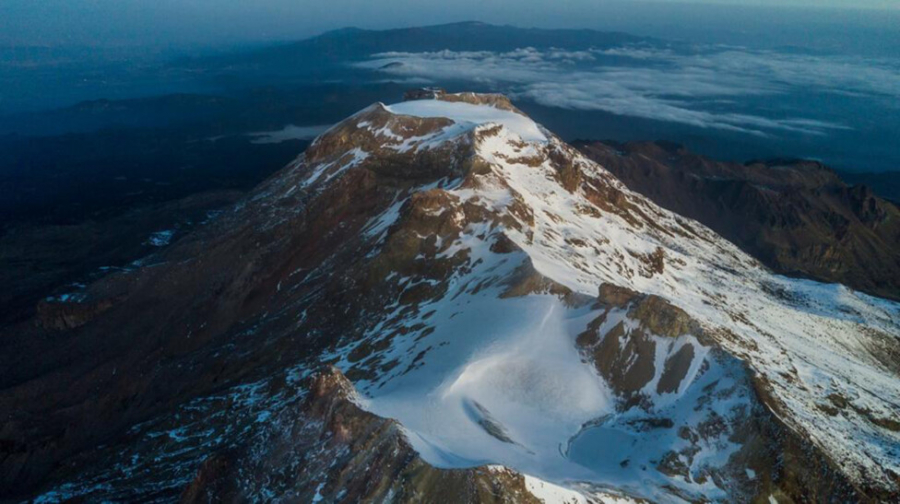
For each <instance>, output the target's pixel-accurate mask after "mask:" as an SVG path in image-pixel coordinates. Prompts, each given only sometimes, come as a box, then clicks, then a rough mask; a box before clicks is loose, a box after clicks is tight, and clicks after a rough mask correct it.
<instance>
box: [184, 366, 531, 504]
mask: <svg viewBox="0 0 900 504" xmlns="http://www.w3.org/2000/svg"><path fill="white" fill-rule="evenodd" d="M307 387H308V392H306V395H305V397H304V399H303V400H302V401H301V402H300V403H299V404H298V406H297V407H296V408H292V409H290V410H287V411H284V412H282V413H281V414H280V415H279V417H277V418H274V419H272V420H270V421H269V422H268V426H267V427H266V429H265V430H264V432H262V433H260V434H259V435H258V436H257V438H256V439H254V440H253V441H252V442H250V443H249V444H248V445H247V446H244V447H242V448H240V449H236V450H235V449H232V450H230V451H228V452H225V453H217V454H214V455H212V456H210V457H209V458H208V459H207V460H205V461H204V462H203V464H202V465H201V466H200V469H199V471H198V472H197V474H196V475H195V477H194V479H193V480H192V481H191V483H190V484H189V485H188V486H187V488H186V489H185V490H184V492H183V493H182V494H181V497H180V501H181V502H183V503H201V502H243V501H250V500H254V499H255V498H256V496H258V495H260V494H262V493H265V492H271V493H272V494H275V495H280V496H281V498H283V499H289V500H296V501H297V502H335V503H347V504H350V503H357V502H384V501H385V500H386V499H387V500H390V501H391V502H423V501H433V500H434V499H440V501H441V502H448V503H469V502H483V503H496V504H500V503H528V504H539V503H540V502H541V501H539V500H538V499H537V498H536V497H535V496H534V495H533V494H532V493H531V492H529V491H528V489H527V488H526V485H525V479H524V477H523V476H522V475H520V474H517V473H516V472H515V471H511V470H508V469H505V468H499V467H497V468H489V467H477V468H472V469H464V470H453V469H450V470H443V469H436V468H434V467H432V466H430V465H429V464H428V463H427V462H424V461H423V460H422V459H421V458H420V457H419V456H418V454H417V453H416V452H415V450H413V449H412V447H411V446H410V445H409V443H408V442H407V441H406V439H405V437H404V436H403V433H402V431H401V429H400V426H399V425H398V424H397V423H396V422H395V421H392V420H386V419H383V418H379V417H377V416H375V415H373V414H371V413H368V412H366V411H363V410H362V409H360V408H359V407H358V406H357V405H356V404H354V403H353V402H352V394H353V385H352V384H351V383H350V382H349V381H348V380H347V379H346V378H345V377H344V376H343V375H342V374H341V372H340V371H338V370H337V369H334V368H331V369H326V370H323V371H321V372H319V373H317V374H315V375H313V376H311V377H310V378H309V379H308V385H307ZM287 468H290V471H286V470H285V469H287Z"/></svg>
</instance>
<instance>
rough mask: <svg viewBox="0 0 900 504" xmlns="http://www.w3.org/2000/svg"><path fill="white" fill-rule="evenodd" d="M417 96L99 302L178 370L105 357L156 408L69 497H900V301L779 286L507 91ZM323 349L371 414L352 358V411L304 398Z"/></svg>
mask: <svg viewBox="0 0 900 504" xmlns="http://www.w3.org/2000/svg"><path fill="white" fill-rule="evenodd" d="M416 97H419V98H421V97H424V98H425V99H418V100H411V101H406V102H403V103H398V104H394V105H383V104H380V103H379V104H375V105H372V106H370V107H368V108H366V109H364V110H362V111H360V112H358V113H357V114H355V115H354V116H352V117H350V118H348V119H346V120H345V121H343V122H341V123H339V124H337V125H335V126H334V127H332V128H331V129H329V130H328V131H327V132H325V133H324V134H322V135H321V136H320V137H319V138H317V139H316V141H315V142H313V144H312V145H311V146H310V148H309V149H308V150H307V151H306V152H305V153H304V154H303V155H301V156H300V157H298V158H297V159H296V161H295V162H293V163H291V164H290V165H289V166H287V167H286V168H285V169H284V170H282V171H281V172H280V173H278V174H276V175H275V176H273V177H272V178H271V179H269V180H268V181H266V182H265V183H264V184H262V185H261V186H260V187H259V188H257V189H256V190H255V191H254V192H253V193H252V194H251V195H250V196H248V197H247V198H246V199H245V200H244V201H242V202H241V203H240V204H239V205H237V206H236V207H235V208H234V209H233V211H232V212H228V213H226V214H223V215H222V216H221V217H219V218H218V219H216V220H215V221H213V222H212V223H211V224H209V225H208V226H207V227H206V228H204V229H203V230H201V231H200V232H198V233H196V234H195V235H193V236H192V237H189V238H188V239H185V240H183V241H181V242H179V243H176V244H173V245H172V246H171V247H170V248H169V249H167V251H166V252H165V254H167V255H165V256H164V257H163V258H162V259H160V260H157V261H155V262H154V261H150V262H148V264H149V265H148V266H147V267H146V268H142V269H138V270H136V271H134V272H126V273H122V274H120V275H119V276H117V277H115V278H111V279H110V280H108V281H107V282H106V283H104V282H100V283H99V284H98V285H95V286H92V287H91V288H90V289H88V292H89V295H90V296H93V297H96V298H100V297H101V295H102V294H104V293H105V292H111V293H113V294H114V295H115V296H116V297H115V298H113V299H114V300H115V301H110V303H121V304H116V305H115V307H114V308H113V309H110V310H109V311H108V313H109V314H110V315H108V317H110V318H108V319H105V318H103V317H106V316H107V315H104V316H101V317H100V318H98V321H97V322H94V323H93V324H92V325H91V326H88V327H86V329H85V331H91V330H93V331H95V332H96V333H97V334H98V335H100V336H103V335H105V334H107V333H108V332H118V331H120V330H122V328H124V329H128V328H130V327H131V326H132V325H133V320H132V319H133V318H134V317H133V316H132V314H133V313H135V310H141V313H146V312H145V310H151V309H154V307H156V306H161V308H160V309H159V319H160V322H159V323H160V328H161V329H159V331H158V333H159V334H158V335H157V337H158V340H159V341H164V342H169V341H170V340H171V346H170V347H167V348H168V350H169V351H170V352H171V353H172V354H173V355H178V358H177V359H173V360H172V361H171V362H169V361H159V360H157V359H149V360H146V362H145V361H144V360H142V359H143V356H142V355H136V356H132V360H133V361H134V362H136V363H137V364H140V365H143V366H144V367H138V366H137V364H136V365H134V366H129V367H128V368H124V367H122V368H118V367H111V368H110V369H109V370H108V371H109V372H104V373H102V374H101V373H100V372H97V373H92V376H93V375H94V374H96V376H102V378H103V380H107V381H103V382H101V383H103V384H106V383H109V384H112V385H121V384H124V385H122V387H120V388H121V389H122V390H123V391H122V392H121V396H116V395H111V396H110V398H109V399H108V400H105V401H104V404H109V405H112V406H110V407H111V408H114V407H115V408H117V407H119V406H117V405H119V404H126V409H128V411H129V412H130V414H132V415H133V416H134V417H140V415H144V417H146V416H147V415H149V414H150V413H146V412H148V411H149V412H152V413H154V414H156V415H158V416H157V417H155V418H154V419H153V420H152V421H146V422H144V423H141V424H138V425H133V426H131V427H130V428H129V430H128V435H127V439H125V441H122V443H124V445H126V446H121V445H111V446H110V448H108V449H107V450H106V451H104V452H103V459H102V461H101V462H96V465H97V468H95V469H92V472H91V473H90V474H82V475H81V476H80V478H76V479H75V480H74V481H69V480H67V479H66V478H67V477H69V473H65V474H63V475H62V476H61V477H60V480H61V481H66V483H65V484H62V485H57V486H56V487H55V489H53V490H52V492H56V493H55V494H54V493H52V492H51V493H49V494H48V495H52V496H55V497H56V499H55V500H59V499H58V498H59V497H60V496H64V497H75V496H85V495H90V496H92V497H94V498H98V499H100V498H106V499H126V498H133V499H134V498H143V499H149V498H150V497H149V496H154V495H156V496H158V495H162V494H163V493H164V492H180V489H181V488H184V485H185V483H186V482H190V481H193V483H192V484H193V485H194V486H195V487H196V488H195V489H194V490H196V495H207V496H209V495H214V496H215V495H218V496H219V497H222V496H227V497H229V498H234V499H238V500H240V499H241V498H243V499H247V500H253V499H266V500H268V499H279V498H281V499H291V498H294V499H302V498H303V497H310V498H313V497H315V499H319V500H321V501H322V502H329V501H334V502H355V500H354V499H356V500H366V499H371V500H375V501H382V500H386V501H389V500H390V499H393V498H394V497H396V496H398V495H401V496H402V497H397V499H399V500H400V501H403V502H406V501H409V502H415V501H433V500H435V499H438V498H439V497H440V498H442V499H444V500H447V501H448V502H468V501H471V500H472V499H474V500H476V501H477V500H479V499H482V498H481V497H472V496H473V495H474V496H477V495H493V496H494V497H495V501H496V502H535V499H537V500H542V501H544V502H579V503H580V502H629V501H633V500H641V499H645V500H650V501H655V502H679V501H704V500H711V501H729V502H747V501H752V500H762V501H766V500H773V499H774V500H783V501H790V500H792V499H793V500H803V499H809V500H813V501H833V500H838V501H845V500H866V499H868V500H873V501H876V500H879V499H880V500H890V499H896V498H897V496H900V481H898V473H900V422H898V421H897V420H896V419H897V418H900V376H898V373H900V365H898V362H900V360H898V356H900V305H898V304H897V303H892V302H888V301H884V300H881V299H877V298H873V297H869V296H866V295H862V294H860V293H857V292H854V291H852V290H850V289H847V288H845V287H843V286H840V285H826V284H820V283H816V282H811V281H807V280H801V279H793V278H785V277H782V276H778V275H774V274H772V273H771V272H769V271H767V270H766V269H765V268H763V267H762V266H761V265H760V264H759V263H758V262H757V261H756V260H754V259H753V258H751V257H749V256H747V255H746V254H744V253H743V252H741V251H740V250H739V249H737V248H736V247H735V246H734V245H732V244H731V243H729V242H727V241H726V240H724V239H722V238H721V237H719V236H717V235H716V234H715V233H713V232H711V231H710V230H708V229H707V228H705V227H703V226H702V225H700V224H698V223H697V222H694V221H691V220H689V219H685V218H683V217H680V216H678V215H675V214H672V213H671V212H668V211H665V210H663V209H661V208H659V207H658V206H656V205H654V204H652V203H651V202H650V201H648V200H647V199H646V198H644V197H642V196H640V195H638V194H635V193H633V192H630V191H629V190H627V189H626V188H625V187H624V186H623V184H621V183H620V182H619V181H618V180H617V179H616V178H615V177H613V176H612V175H611V174H610V173H609V172H607V171H606V170H605V169H604V168H603V167H601V166H599V165H597V164H596V163H593V162H591V161H590V160H588V159H586V158H584V157H582V156H581V155H580V154H579V153H578V152H577V151H576V150H575V149H573V148H572V147H570V146H568V145H567V144H565V143H564V142H562V141H561V140H560V139H559V138H557V137H555V136H554V135H553V134H552V133H550V132H549V131H547V130H545V129H544V128H542V127H541V126H540V125H538V124H535V123H534V122H533V121H532V120H531V119H529V118H528V117H526V116H525V115H524V114H522V113H521V112H520V111H518V110H517V109H516V108H515V107H513V106H512V104H511V103H510V102H509V101H508V100H507V99H506V98H505V97H502V96H499V95H478V94H471V93H469V94H458V95H446V94H442V93H435V92H430V91H429V92H427V93H423V94H420V95H417V96H416ZM151 265H152V266H151ZM173 286H174V287H173ZM176 287H177V288H176ZM123 292H125V293H126V294H122V293H123ZM211 293H212V294H211ZM120 299H124V301H120ZM129 303H132V304H129ZM116 316H118V317H119V318H115V317H116ZM104 323H105V324H106V325H103V324H104ZM146 330H147V329H146V328H145V326H143V325H138V326H137V328H136V329H134V333H135V334H140V335H143V334H144V332H145V331H146ZM88 334H90V333H88ZM154 334H156V333H154ZM166 338H170V340H169V339H166ZM96 341H97V342H98V343H97V345H103V344H105V341H106V340H104V339H102V337H99V336H98V337H97V339H96ZM148 341H156V340H149V339H148ZM85 345H87V343H85ZM86 348H87V347H86ZM101 348H103V347H101ZM151 348H153V349H155V347H151ZM160 362H163V364H160ZM322 363H327V364H330V365H334V366H336V367H337V368H339V369H340V370H341V371H342V372H343V373H344V374H345V375H346V377H347V378H349V379H350V380H351V381H352V383H353V385H354V386H355V388H356V390H357V391H358V394H357V395H355V396H354V397H355V399H354V400H355V401H356V403H357V404H358V405H359V406H361V407H363V408H364V409H365V410H367V411H368V413H366V414H365V415H363V414H361V413H360V412H359V411H357V410H356V409H354V408H355V406H354V407H350V406H349V405H348V404H347V401H348V397H350V396H353V394H349V393H347V390H346V389H349V388H350V385H349V383H344V381H341V380H342V379H338V378H336V377H335V375H334V374H333V373H332V374H326V375H324V376H325V377H326V378H325V380H326V381H328V382H329V383H332V384H333V385H335V387H336V388H337V389H339V390H340V391H341V393H342V394H343V396H342V397H343V399H341V400H338V399H334V400H332V399H328V398H327V397H326V396H324V395H321V394H319V395H317V394H316V393H313V394H312V395H313V396H317V397H318V399H317V400H316V401H313V402H312V403H310V402H309V401H308V400H307V397H308V391H307V389H304V388H303V387H302V386H301V385H300V384H301V383H302V382H303V381H304V380H305V378H306V377H307V376H311V375H312V374H313V373H314V371H315V368H316V367H317V366H319V365H320V364H322ZM115 364H116V362H114V361H110V364H109V365H110V366H114V365H115ZM163 365H165V366H167V367H161V366H163ZM97 369H101V367H100V365H99V364H98V367H97ZM122 369H126V370H125V371H122ZM160 369H162V371H160ZM127 373H130V374H127ZM76 376H78V375H76ZM110 376H112V377H110ZM320 376H322V375H320ZM145 377H146V378H145ZM162 377H165V379H163V378H162ZM179 379H180V380H182V381H178V380H179ZM98 380H99V378H98ZM141 380H145V381H141ZM170 380H171V381H172V382H174V384H175V385H173V386H172V387H171V389H167V388H166V387H167V386H168V385H169V382H170ZM145 382H149V383H151V384H152V385H153V386H154V387H158V390H160V396H161V397H171V395H170V394H175V393H184V394H187V393H188V392H183V391H184V390H185V389H186V387H177V385H178V384H180V383H191V384H192V386H195V387H196V389H195V390H197V392H193V394H194V395H192V396H191V395H185V396H184V397H188V398H190V400H184V402H183V403H182V404H181V406H179V407H178V408H177V409H175V410H174V412H173V410H171V409H168V410H159V409H152V408H151V407H150V406H152V404H150V403H148V402H141V401H133V397H134V396H133V395H132V392H131V390H132V388H133V387H134V385H133V384H134V383H145ZM86 383H93V382H86ZM112 385H110V386H109V388H108V389H112V390H118V389H113V387H112ZM104 386H105V385H104ZM148 387H149V385H148ZM229 387H230V388H229ZM82 388H83V389H84V390H95V389H96V388H100V387H99V386H97V387H91V388H89V387H88V386H87V385H85V386H84V387H82ZM108 389H103V390H108ZM41 390H50V391H52V390H54V389H53V388H52V387H50V386H47V387H45V388H43V389H41ZM313 390H315V388H314V389H313ZM204 394H206V395H204ZM250 396H252V397H250ZM9 397H12V398H13V399H15V397H17V396H15V395H10V396H9ZM179 397H182V396H179ZM323 397H324V399H323ZM91 398H93V395H91ZM0 399H2V397H0ZM13 399H9V400H10V401H11V400H13ZM52 399H53V397H52V396H51V397H50V398H49V399H48V401H51V400H52ZM338 403H339V404H340V405H339V406H335V404H338ZM0 404H3V403H0ZM6 404H9V403H6ZM148 404H150V406H148ZM140 408H146V409H140ZM334 408H338V409H337V410H335V409H334ZM110 411H111V413H110V417H112V418H118V416H116V415H117V413H116V412H117V411H118V410H110ZM135 411H137V412H135ZM160 411H161V412H160ZM350 412H352V414H351V413H350ZM370 413H374V414H375V415H377V416H378V417H385V418H390V419H395V420H396V421H397V423H392V422H383V421H380V420H378V419H377V417H376V416H375V415H371V414H370ZM61 418H63V420H65V419H66V417H61ZM79 418H81V417H79ZM23 425H24V424H23ZM82 425H83V426H85V425H86V427H84V428H88V427H90V425H89V424H87V423H85V424H82ZM397 432H401V433H402V436H400V435H399V434H396V433H397ZM401 438H402V441H401V440H400V439H401ZM63 441H65V439H63ZM412 450H414V452H416V453H417V454H418V455H415V456H412V455H410V453H411V451H412ZM211 454H213V455H211ZM235 454H237V455H235ZM90 456H91V455H88V456H87V457H88V458H89V457H90ZM89 459H90V458H89ZM10 460H12V459H10ZM198 460H205V462H203V466H202V467H201V469H200V470H199V471H198V469H197V468H196V466H197V465H198ZM152 461H157V462H152ZM160 461H162V462H164V463H165V467H166V468H167V469H166V471H160V470H158V469H157V470H156V471H154V470H152V468H151V467H150V466H151V465H152V464H153V463H156V465H157V466H158V465H159V464H160V463H162V462H160ZM223 461H225V462H223ZM220 466H222V467H224V466H227V467H230V468H231V469H227V470H226V469H222V471H225V472H223V473H220V474H219V476H218V477H219V478H220V480H216V477H215V470H217V469H216V468H220ZM426 466H427V467H426ZM210 467H211V468H212V469H209V468H210ZM435 468H436V469H435ZM207 469H209V470H210V471H213V473H208V472H204V471H206V470H207ZM192 471H193V472H192ZM228 471H231V472H228ZM163 473H165V474H163ZM223 474H224V476H223ZM162 480H164V481H162ZM217 481H218V482H217ZM466 481H468V482H470V483H471V482H473V481H474V482H478V483H477V484H476V483H472V484H471V485H470V484H468V483H464V482H466ZM451 482H456V483H451ZM204 485H206V486H204ZM217 485H219V486H217ZM448 485H449V486H448ZM453 485H456V486H453ZM135 489H139V490H135ZM456 490H459V491H458V492H457V491H456ZM203 492H210V493H203ZM216 492H218V493H216ZM397 492H400V493H397ZM429 492H436V493H429ZM448 492H450V493H448ZM484 492H486V493H484ZM451 493H452V495H451ZM176 495H178V493H176ZM499 495H503V496H506V497H503V498H500V497H497V496H499ZM510 496H511V497H510ZM223 498H224V497H223ZM504 499H505V500H504ZM49 500H54V498H49ZM482 500H486V501H488V500H490V499H487V498H484V499H482Z"/></svg>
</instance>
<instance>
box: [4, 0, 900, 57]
mask: <svg viewBox="0 0 900 504" xmlns="http://www.w3.org/2000/svg"><path fill="white" fill-rule="evenodd" d="M714 4H716V5H714ZM788 4H790V5H793V7H788V8H787V9H789V10H792V11H798V10H800V11H807V12H806V13H805V14H803V15H804V16H806V17H807V18H809V19H810V21H811V22H827V21H829V20H831V21H834V20H838V19H848V20H849V21H851V22H853V21H854V20H859V19H864V20H865V22H873V16H871V15H870V14H860V13H849V14H848V13H847V10H846V9H848V8H852V9H854V10H863V11H866V10H867V11H869V12H871V11H873V10H877V11H880V12H882V13H883V12H889V13H891V14H892V15H893V14H900V0H854V1H847V0H787V1H783V0H706V2H705V3H700V4H698V3H696V2H693V3H687V2H684V1H682V0H656V1H654V2H643V1H629V0H613V1H609V0H553V1H548V0H541V1H538V0H456V1H453V2H447V1H430V0H420V1H413V0H378V1H373V0H329V1H322V0H257V1H254V2H246V1H243V0H152V1H151V0H40V1H34V0H0V45H6V46H10V45H13V46H16V45H40V46H63V45H91V46H122V45H124V46H134V45H139V46H171V47H185V46H217V45H226V44H244V43H253V42H267V41H278V40H294V39H300V38H305V37H308V36H312V35H315V34H317V33H321V32H323V31H326V30H330V29H335V28H341V27H345V26H358V27H363V28H374V29H384V28H392V27H401V26H416V25H427V24H439V23H445V22H454V21H468V20H477V21H485V22H492V23H508V24H515V25H520V26H539V27H577V28H595V29H605V30H612V29H620V30H623V31H630V32H641V31H643V32H644V33H638V34H641V35H655V36H661V35H668V34H670V33H669V32H672V31H677V30H678V29H679V27H680V26H683V25H685V24H688V25H691V26H693V27H694V28H695V29H697V28H700V29H702V28H705V27H709V28H710V29H715V30H722V29H723V28H724V29H725V31H727V32H735V31H737V32H741V31H746V30H745V29H744V27H742V26H740V25H735V24H734V23H737V22H738V21H739V20H740V19H742V18H746V19H747V20H748V22H750V21H753V22H758V23H768V22H774V23H778V22H780V21H781V20H782V19H783V18H784V16H782V15H779V14H775V13H774V10H776V9H781V10H784V9H785V8H784V7H776V6H783V5H788ZM823 7H824V8H823ZM723 9H726V10H727V9H730V11H728V12H731V13H732V14H733V13H734V12H735V9H744V11H745V12H744V13H745V14H746V13H749V14H748V15H746V16H744V15H741V16H734V15H722V13H723V12H725V11H724V10H723ZM698 15H699V18H698ZM704 16H706V17H704ZM867 16H868V17H867ZM727 18H731V19H730V21H729V20H728V19H727ZM723 19H725V21H722V20H723ZM891 19H896V16H895V17H892V18H891ZM729 22H730V23H732V24H730V25H729V24H728V23H729ZM874 22H877V19H875V21H874ZM720 25H721V26H720ZM895 26H896V25H895ZM667 30H668V31H667Z"/></svg>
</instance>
